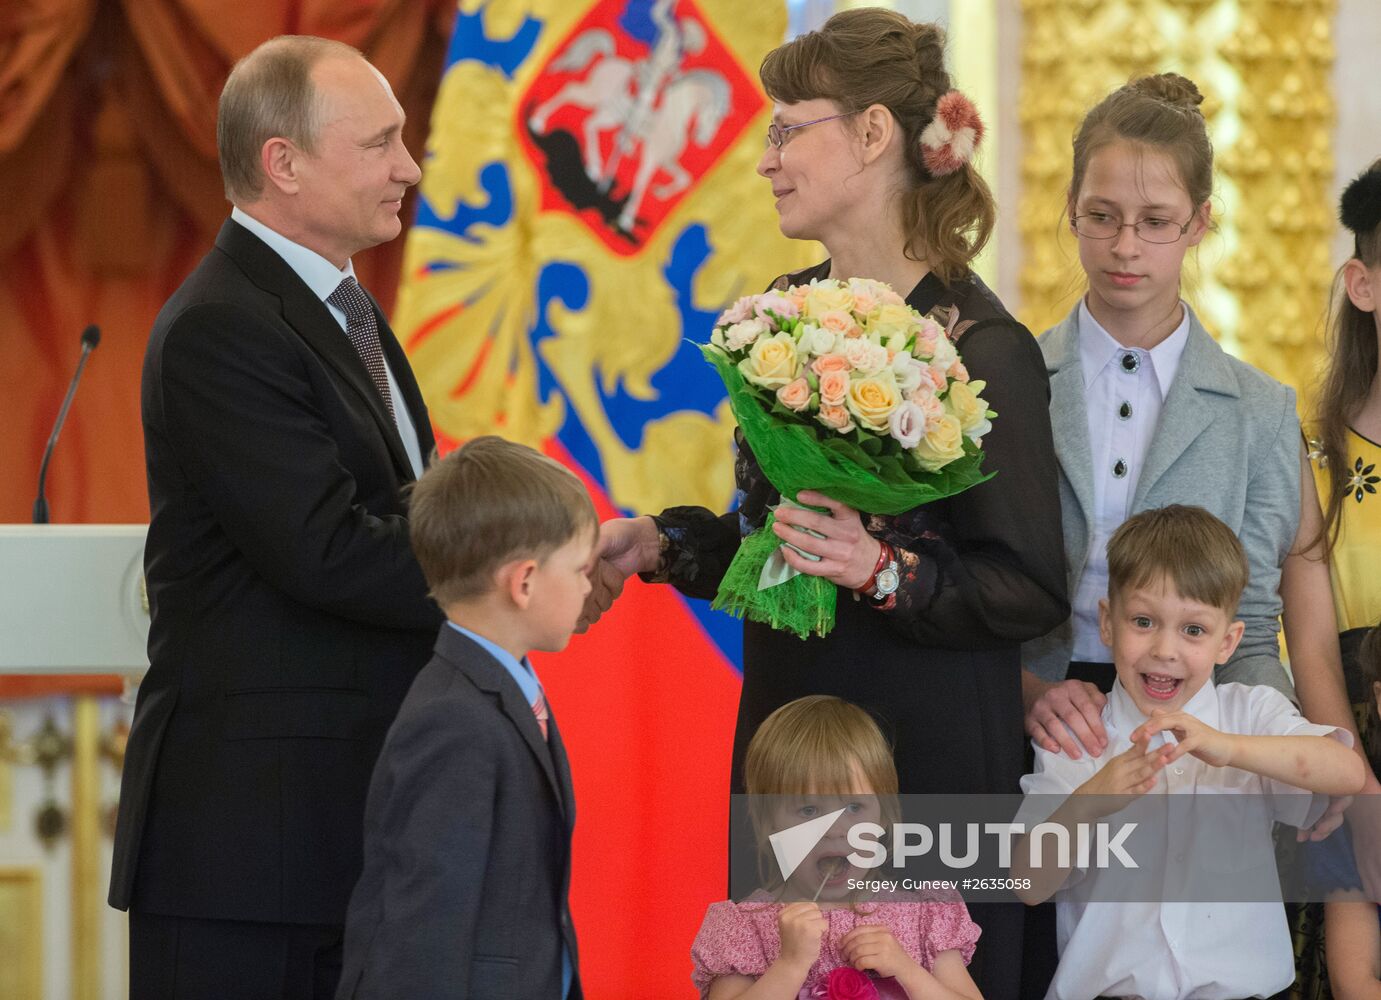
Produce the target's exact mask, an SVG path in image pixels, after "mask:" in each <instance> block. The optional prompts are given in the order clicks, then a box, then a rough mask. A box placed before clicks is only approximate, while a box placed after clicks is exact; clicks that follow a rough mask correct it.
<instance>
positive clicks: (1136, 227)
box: [1069, 212, 1194, 243]
mask: <svg viewBox="0 0 1381 1000" xmlns="http://www.w3.org/2000/svg"><path fill="white" fill-rule="evenodd" d="M1193 221H1194V216H1192V215H1191V216H1190V217H1189V219H1188V221H1186V222H1185V224H1184V225H1180V224H1179V223H1178V222H1171V221H1170V220H1169V219H1158V218H1155V217H1152V218H1149V219H1139V220H1137V221H1136V222H1117V221H1116V220H1114V219H1113V217H1112V216H1111V215H1108V214H1107V213H1106V212H1089V213H1088V214H1086V215H1076V216H1075V217H1074V218H1072V219H1070V220H1069V223H1070V225H1072V226H1073V227H1074V231H1075V232H1076V233H1078V234H1079V235H1080V236H1083V237H1085V238H1086V239H1090V240H1115V239H1117V237H1118V236H1119V235H1120V234H1121V232H1122V230H1124V229H1126V228H1127V227H1128V226H1131V227H1132V232H1134V233H1136V235H1137V238H1138V239H1140V240H1143V241H1145V242H1147V243H1174V242H1176V241H1177V240H1179V238H1180V237H1181V236H1183V235H1184V234H1185V233H1187V232H1189V226H1190V223H1192V222H1193Z"/></svg>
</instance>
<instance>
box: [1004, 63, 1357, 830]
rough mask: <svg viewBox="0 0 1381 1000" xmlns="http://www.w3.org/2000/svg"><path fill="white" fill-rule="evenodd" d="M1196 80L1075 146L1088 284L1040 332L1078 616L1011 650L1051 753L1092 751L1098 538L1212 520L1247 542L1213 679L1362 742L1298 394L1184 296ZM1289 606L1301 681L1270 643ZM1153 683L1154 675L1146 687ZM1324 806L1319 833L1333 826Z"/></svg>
mask: <svg viewBox="0 0 1381 1000" xmlns="http://www.w3.org/2000/svg"><path fill="white" fill-rule="evenodd" d="M1202 101H1203V97H1202V96H1201V95H1200V93H1199V90H1198V88H1197V87H1196V86H1195V85H1194V84H1193V83H1192V82H1191V81H1189V80H1187V79H1185V78H1184V77H1182V76H1178V75H1176V74H1173V73H1165V74H1160V75H1157V76H1149V77H1142V78H1141V79H1138V80H1134V81H1132V82H1131V83H1129V84H1127V85H1126V86H1123V87H1121V88H1119V89H1118V90H1116V91H1114V92H1113V93H1111V94H1110V95H1108V96H1107V97H1106V98H1104V99H1103V101H1102V102H1101V103H1099V104H1098V105H1097V106H1096V107H1095V108H1093V110H1092V111H1090V112H1089V113H1088V115H1087V116H1086V117H1085V119H1084V121H1083V123H1082V124H1081V126H1080V128H1079V130H1078V132H1077V133H1076V136H1075V139H1074V157H1073V176H1072V177H1071V180H1070V186H1069V200H1068V215H1069V225H1070V229H1071V231H1072V232H1073V234H1074V238H1075V239H1076V240H1077V242H1078V246H1079V261H1080V263H1081V265H1082V266H1083V269H1084V272H1085V274H1086V275H1087V278H1088V291H1087V293H1086V294H1085V295H1084V296H1083V298H1082V299H1081V300H1080V302H1079V304H1078V305H1077V306H1076V307H1075V308H1074V309H1073V311H1071V312H1070V314H1069V315H1068V316H1067V317H1066V318H1065V319H1064V321H1063V322H1061V323H1060V324H1059V325H1057V326H1055V327H1053V328H1052V329H1050V330H1047V331H1046V332H1045V333H1044V334H1043V335H1042V336H1041V338H1040V346H1041V352H1042V354H1043V355H1044V356H1045V362H1046V366H1047V368H1048V370H1049V373H1050V388H1051V399H1050V416H1051V422H1052V424H1053V426H1054V432H1055V448H1056V452H1057V454H1058V456H1059V464H1060V501H1061V507H1062V510H1063V521H1064V540H1065V554H1066V558H1067V565H1068V571H1069V592H1070V594H1071V597H1072V603H1073V614H1072V616H1071V618H1070V619H1069V620H1068V621H1066V622H1065V623H1064V624H1062V625H1061V626H1060V627H1059V628H1058V629H1056V630H1055V631H1053V632H1051V633H1050V634H1049V635H1047V636H1045V637H1043V638H1041V639H1039V640H1037V641H1035V642H1030V643H1027V644H1026V646H1025V647H1024V649H1023V663H1024V666H1025V667H1026V668H1027V669H1026V670H1025V671H1023V676H1022V687H1023V694H1024V697H1025V699H1026V704H1027V708H1028V714H1027V722H1026V727H1027V731H1028V732H1029V733H1030V735H1031V737H1032V738H1033V740H1034V741H1035V742H1036V743H1038V744H1039V745H1041V746H1042V747H1044V748H1045V749H1047V750H1050V751H1051V752H1060V751H1063V752H1064V753H1066V754H1068V755H1069V756H1070V757H1076V758H1077V757H1079V756H1080V755H1081V753H1083V752H1089V753H1092V754H1094V755H1095V756H1098V755H1101V754H1102V752H1103V750H1104V749H1105V748H1106V745H1107V735H1106V731H1105V729H1104V727H1103V723H1102V717H1101V713H1102V710H1103V707H1104V705H1105V704H1106V698H1105V697H1104V694H1103V692H1106V691H1107V690H1108V689H1109V688H1110V686H1111V683H1112V679H1113V676H1114V674H1113V668H1112V665H1111V660H1112V655H1111V651H1110V650H1109V649H1108V647H1107V646H1106V645H1104V643H1103V641H1102V639H1101V638H1100V635H1099V630H1098V602H1099V599H1100V597H1102V595H1104V594H1105V593H1106V592H1107V583H1108V576H1107V573H1108V569H1107V555H1106V545H1107V541H1108V539H1109V537H1110V536H1111V534H1112V533H1113V532H1114V531H1115V530H1116V529H1117V527H1118V526H1119V525H1120V524H1121V523H1122V522H1123V521H1124V520H1126V519H1127V518H1128V517H1130V516H1131V515H1132V514H1135V513H1138V512H1140V511H1143V510H1147V509H1150V508H1154V507H1162V506H1165V505H1167V504H1172V503H1180V504H1194V505H1198V506H1201V507H1204V508H1206V509H1208V510H1209V511H1210V512H1211V513H1213V514H1215V515H1216V516H1217V517H1218V518H1220V519H1221V520H1223V521H1224V522H1225V523H1227V524H1228V526H1229V527H1231V528H1232V530H1233V531H1234V532H1235V533H1236V534H1237V535H1238V537H1239V538H1240V539H1241V540H1242V543H1243V546H1244V547H1245V549H1246V553H1247V558H1248V563H1249V566H1250V582H1249V583H1248V586H1247V589H1246V592H1245V593H1244V594H1243V597H1242V602H1241V606H1240V608H1239V612H1238V614H1239V617H1240V618H1242V620H1243V621H1244V622H1245V623H1246V632H1245V635H1244V636H1243V639H1242V641H1241V643H1240V644H1239V645H1238V647H1237V651H1236V652H1235V654H1234V655H1233V657H1232V658H1231V660H1229V661H1228V662H1227V663H1226V664H1224V665H1223V666H1220V667H1218V668H1217V672H1216V680H1217V682H1218V683H1219V684H1223V683H1227V682H1232V681H1236V682H1240V683H1244V684H1269V685H1270V686H1272V687H1275V688H1277V689H1279V690H1280V691H1282V692H1284V693H1285V694H1286V695H1288V696H1290V697H1291V698H1294V697H1295V688H1296V686H1297V688H1298V693H1299V702H1300V704H1301V707H1302V709H1303V712H1304V714H1305V715H1306V716H1307V717H1308V718H1309V719H1310V720H1311V721H1314V722H1318V723H1324V724H1330V725H1335V726H1339V727H1341V728H1346V729H1348V730H1350V731H1351V732H1352V733H1353V735H1354V737H1355V736H1356V725H1355V723H1354V722H1353V721H1352V716H1351V712H1350V711H1349V708H1348V704H1347V699H1346V695H1345V693H1344V690H1343V683H1342V671H1341V665H1340V660H1339V654H1338V645H1337V636H1336V632H1335V630H1334V628H1333V615H1332V606H1331V600H1330V597H1329V589H1328V569H1327V565H1326V563H1324V562H1323V561H1322V560H1321V559H1320V558H1319V552H1320V547H1319V546H1318V544H1317V542H1316V541H1315V540H1316V538H1317V536H1318V534H1319V526H1320V522H1321V518H1320V514H1319V509H1318V501H1317V499H1316V495H1315V491H1314V485H1313V480H1312V477H1311V476H1310V475H1309V473H1308V467H1307V463H1306V460H1305V457H1304V453H1303V449H1302V447H1301V438H1300V430H1299V420H1298V418H1297V417H1296V412H1295V394H1294V392H1293V391H1292V390H1291V389H1289V388H1288V387H1286V386H1283V385H1281V384H1279V383H1278V382H1276V381H1275V380H1273V379H1271V378H1269V377H1268V376H1266V375H1265V374H1263V373H1262V372H1260V371H1258V370H1256V369H1255V368H1253V367H1251V366H1250V365H1247V364H1245V363H1243V362H1241V361H1238V360H1237V359H1235V358H1233V357H1231V356H1229V355H1228V354H1226V353H1225V352H1224V351H1223V350H1222V349H1221V348H1220V347H1219V346H1218V345H1217V344H1216V343H1215V342H1214V340H1213V338H1212V337H1211V336H1210V335H1209V333H1208V331H1207V330H1205V329H1204V327H1203V325H1202V324H1201V323H1200V322H1199V318H1198V317H1197V316H1196V315H1195V313H1194V311H1193V310H1192V309H1191V308H1190V307H1189V306H1188V304H1186V303H1185V302H1184V301H1183V300H1182V299H1181V297H1180V287H1181V280H1182V270H1183V267H1184V260H1185V256H1186V255H1187V253H1188V251H1189V249H1190V248H1191V247H1194V246H1197V245H1198V244H1199V242H1200V241H1201V240H1202V239H1203V238H1204V236H1205V234H1206V233H1207V232H1208V229H1209V227H1210V225H1211V206H1210V196H1211V193H1212V188H1213V148H1212V145H1211V143H1210V141H1209V137H1208V130H1207V126H1206V123H1205V121H1204V117H1203V114H1202V113H1201V112H1200V110H1199V105H1200V103H1201V102H1202ZM1282 612H1283V614H1284V626H1285V634H1286V637H1287V639H1288V642H1289V648H1290V652H1291V663H1292V668H1293V674H1294V685H1292V684H1291V680H1290V678H1289V677H1288V676H1287V674H1286V672H1285V669H1284V667H1283V666H1282V664H1281V658H1280V648H1279V645H1278V643H1277V639H1276V635H1277V629H1278V622H1279V619H1280V616H1281V615H1282ZM1154 681H1155V679H1154V678H1151V679H1150V680H1149V682H1151V683H1154ZM1342 805H1343V803H1342V801H1341V800H1339V801H1337V802H1335V804H1334V807H1332V808H1330V810H1329V813H1328V814H1326V816H1325V818H1324V819H1323V820H1321V821H1320V824H1319V825H1318V826H1317V827H1315V829H1314V831H1313V834H1312V835H1313V836H1316V837H1319V836H1323V835H1325V834H1326V833H1327V831H1328V830H1331V829H1332V828H1333V826H1336V824H1337V823H1338V822H1339V821H1340V819H1339V814H1340V810H1341V808H1342Z"/></svg>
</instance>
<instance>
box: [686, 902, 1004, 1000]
mask: <svg viewBox="0 0 1381 1000" xmlns="http://www.w3.org/2000/svg"><path fill="white" fill-rule="evenodd" d="M900 900H916V901H914V902H906V901H900ZM919 900H920V897H919V896H900V895H899V896H896V897H890V898H889V899H888V900H887V901H885V902H867V903H859V904H857V906H856V908H851V907H847V906H840V907H835V908H833V909H829V910H826V911H825V917H826V919H827V920H828V921H829V928H828V930H826V932H825V936H824V938H823V940H822V941H821V942H820V957H819V958H818V959H817V960H816V962H815V964H814V965H812V966H811V967H810V972H809V973H808V974H807V976H806V981H805V984H804V985H803V986H802V987H801V992H800V993H799V994H798V998H799V1000H818V998H823V997H824V995H825V994H824V988H825V979H826V977H827V976H828V975H829V974H830V972H831V971H833V970H834V969H837V968H839V967H840V966H842V965H844V964H845V962H844V958H843V956H842V955H841V954H840V953H839V943H840V942H841V941H843V940H844V936H845V935H846V934H848V933H849V932H850V931H851V930H853V929H854V928H855V927H862V926H865V925H871V926H883V927H887V928H888V929H889V930H891V932H892V936H893V937H895V938H896V939H897V943H898V944H900V945H901V946H902V948H903V949H904V950H905V951H906V953H907V954H908V955H910V956H911V957H912V958H914V959H915V960H916V961H917V963H919V964H920V965H921V966H922V967H923V968H924V969H925V970H926V971H932V970H933V969H934V967H935V956H937V955H939V954H940V952H942V951H950V950H955V951H958V952H959V953H960V955H962V956H963V959H964V964H965V965H967V964H968V963H969V962H970V961H971V960H972V959H973V949H974V945H975V944H977V942H978V936H979V934H980V933H982V932H981V931H980V930H979V927H978V925H977V924H975V923H974V922H973V921H972V920H970V919H969V911H968V908H967V907H965V906H964V903H963V901H962V900H960V899H959V898H958V897H954V898H953V899H946V900H939V901H936V900H926V901H925V902H920V901H919ZM782 906H783V904H781V903H774V902H773V901H772V897H771V895H769V894H768V893H766V892H763V891H758V892H756V893H754V894H753V895H752V896H750V897H748V898H747V899H746V900H744V901H743V902H741V903H733V902H728V901H726V902H723V903H713V904H711V906H710V908H709V910H708V911H706V913H705V920H704V923H702V924H701V925H700V933H698V934H697V935H696V936H695V943H694V944H693V945H691V960H692V961H693V962H694V964H695V971H694V972H693V973H692V976H691V978H692V980H693V981H694V983H695V988H696V989H698V990H699V991H700V996H701V997H702V998H704V997H706V996H707V995H708V994H709V992H710V984H711V983H713V982H714V980H715V979H716V978H717V977H719V976H731V975H739V976H751V977H753V978H755V979H756V978H757V977H759V976H761V975H762V974H763V973H764V972H766V971H767V967H768V966H769V965H771V964H772V963H773V962H774V961H776V959H777V956H778V955H779V954H781V949H782V943H781V938H780V937H779V936H778V933H777V916H778V915H779V914H780V913H781V912H782ZM875 984H876V986H877V989H878V996H879V998H881V1000H906V991H905V990H903V989H902V988H901V984H899V983H898V982H897V981H896V980H895V979H891V978H887V979H878V980H875Z"/></svg>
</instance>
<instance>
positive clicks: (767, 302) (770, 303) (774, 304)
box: [753, 292, 801, 330]
mask: <svg viewBox="0 0 1381 1000" xmlns="http://www.w3.org/2000/svg"><path fill="white" fill-rule="evenodd" d="M769 312H771V313H773V314H774V315H775V316H776V317H777V319H773V318H772V317H771V316H769V315H768V313H769ZM753 313H754V315H755V316H757V318H758V319H760V320H762V321H763V322H764V323H767V324H768V325H769V326H771V327H772V329H773V330H776V329H777V328H778V327H779V326H780V323H779V322H778V320H783V319H795V318H796V317H797V316H799V315H800V314H801V309H800V307H799V306H797V305H796V303H795V302H793V301H791V299H789V298H787V297H786V296H785V295H783V294H782V293H781V292H768V293H767V294H766V295H759V296H757V300H756V301H755V302H754V305H753Z"/></svg>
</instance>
